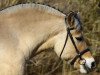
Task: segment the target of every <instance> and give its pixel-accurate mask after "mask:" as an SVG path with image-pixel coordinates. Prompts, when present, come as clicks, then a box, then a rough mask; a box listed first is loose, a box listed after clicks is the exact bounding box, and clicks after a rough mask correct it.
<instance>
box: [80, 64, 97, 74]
mask: <svg viewBox="0 0 100 75" xmlns="http://www.w3.org/2000/svg"><path fill="white" fill-rule="evenodd" d="M94 69H95V68H89V67H88V66H87V65H86V64H84V65H80V72H81V73H90V72H92V71H94Z"/></svg>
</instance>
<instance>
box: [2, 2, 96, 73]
mask: <svg viewBox="0 0 100 75" xmlns="http://www.w3.org/2000/svg"><path fill="white" fill-rule="evenodd" d="M70 14H72V13H70ZM70 14H69V15H68V19H67V20H65V18H66V15H65V14H63V13H61V12H59V11H58V10H55V9H54V8H51V7H49V6H46V5H41V4H34V3H32V4H20V5H16V6H12V7H9V8H6V9H4V10H2V11H0V75H23V74H24V64H25V59H27V58H28V57H29V56H30V53H32V52H33V53H35V52H38V51H41V50H44V49H48V48H50V47H54V51H55V52H56V53H57V55H58V56H60V53H61V50H62V48H63V45H64V42H65V38H66V33H67V31H66V26H67V27H72V25H71V24H73V26H74V27H76V28H75V29H74V30H72V31H70V33H71V34H72V37H73V40H74V41H75V44H76V46H77V48H78V50H80V51H83V50H84V49H86V48H87V45H86V43H85V41H84V40H82V41H80V40H79V39H81V37H80V36H83V35H82V31H78V30H77V25H78V27H79V28H80V22H79V20H77V18H76V17H74V16H75V15H70ZM75 14H76V16H77V15H78V14H77V13H75ZM69 19H70V20H69ZM66 22H68V23H67V24H66ZM77 38H79V39H77ZM75 56H76V51H75V48H74V47H73V44H72V42H71V40H70V39H69V37H68V40H67V43H66V46H65V48H64V51H63V53H62V55H61V58H62V59H65V60H66V59H73V58H74V57H75ZM82 58H84V59H85V60H86V62H85V65H87V67H86V68H84V65H80V64H79V63H77V61H76V62H75V64H74V65H75V67H77V68H79V69H80V71H81V72H82V73H87V72H89V71H91V69H92V68H94V67H95V62H94V58H93V57H92V55H91V53H90V52H87V53H85V54H84V55H82ZM80 63H81V62H80Z"/></svg>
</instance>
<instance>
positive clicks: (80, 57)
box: [60, 27, 90, 65]
mask: <svg viewBox="0 0 100 75" xmlns="http://www.w3.org/2000/svg"><path fill="white" fill-rule="evenodd" d="M66 30H67V36H66V40H65V43H64V46H63V49H62V51H61V53H60V58H61V55H62V53H63V51H64V48H65V46H66V43H67V40H68V36H69V37H70V39H71V41H72V43H73V45H74V48H75V50H76V53H77V55H76V56H75V57H74V58H73V59H72V60H71V62H70V64H71V65H74V63H75V61H76V60H77V59H78V58H79V59H80V60H85V59H84V58H82V55H83V54H84V53H86V52H88V51H90V50H89V48H86V49H85V50H82V51H81V52H80V51H79V50H78V48H77V46H76V44H75V41H74V39H73V36H72V34H71V32H70V31H71V30H74V28H69V27H68V28H67V29H66ZM85 63H86V60H85V62H84V64H85Z"/></svg>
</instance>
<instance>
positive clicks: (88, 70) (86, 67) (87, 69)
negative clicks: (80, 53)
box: [83, 64, 92, 73]
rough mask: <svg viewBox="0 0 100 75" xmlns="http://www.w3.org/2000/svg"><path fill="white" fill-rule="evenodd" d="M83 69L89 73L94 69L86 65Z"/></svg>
mask: <svg viewBox="0 0 100 75" xmlns="http://www.w3.org/2000/svg"><path fill="white" fill-rule="evenodd" d="M83 67H84V69H85V70H86V71H87V73H89V72H91V71H92V69H90V68H89V67H88V66H87V65H86V64H84V65H83Z"/></svg>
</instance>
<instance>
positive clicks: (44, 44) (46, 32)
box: [32, 18, 66, 56]
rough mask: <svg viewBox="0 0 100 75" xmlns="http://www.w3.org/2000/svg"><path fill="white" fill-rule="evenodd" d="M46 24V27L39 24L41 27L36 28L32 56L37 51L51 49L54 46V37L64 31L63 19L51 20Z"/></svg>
mask: <svg viewBox="0 0 100 75" xmlns="http://www.w3.org/2000/svg"><path fill="white" fill-rule="evenodd" d="M48 23H49V24H48V25H45V24H42V23H41V25H42V26H43V27H42V26H40V27H38V29H37V31H36V35H37V36H36V37H35V42H34V43H35V47H34V49H33V52H32V55H33V56H34V54H35V53H36V52H37V51H41V50H44V49H48V48H50V47H53V46H54V45H55V37H56V36H57V35H59V34H60V33H62V32H64V31H66V25H65V21H64V18H61V19H56V20H51V21H48ZM42 28H43V29H42ZM51 44H52V45H51Z"/></svg>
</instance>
